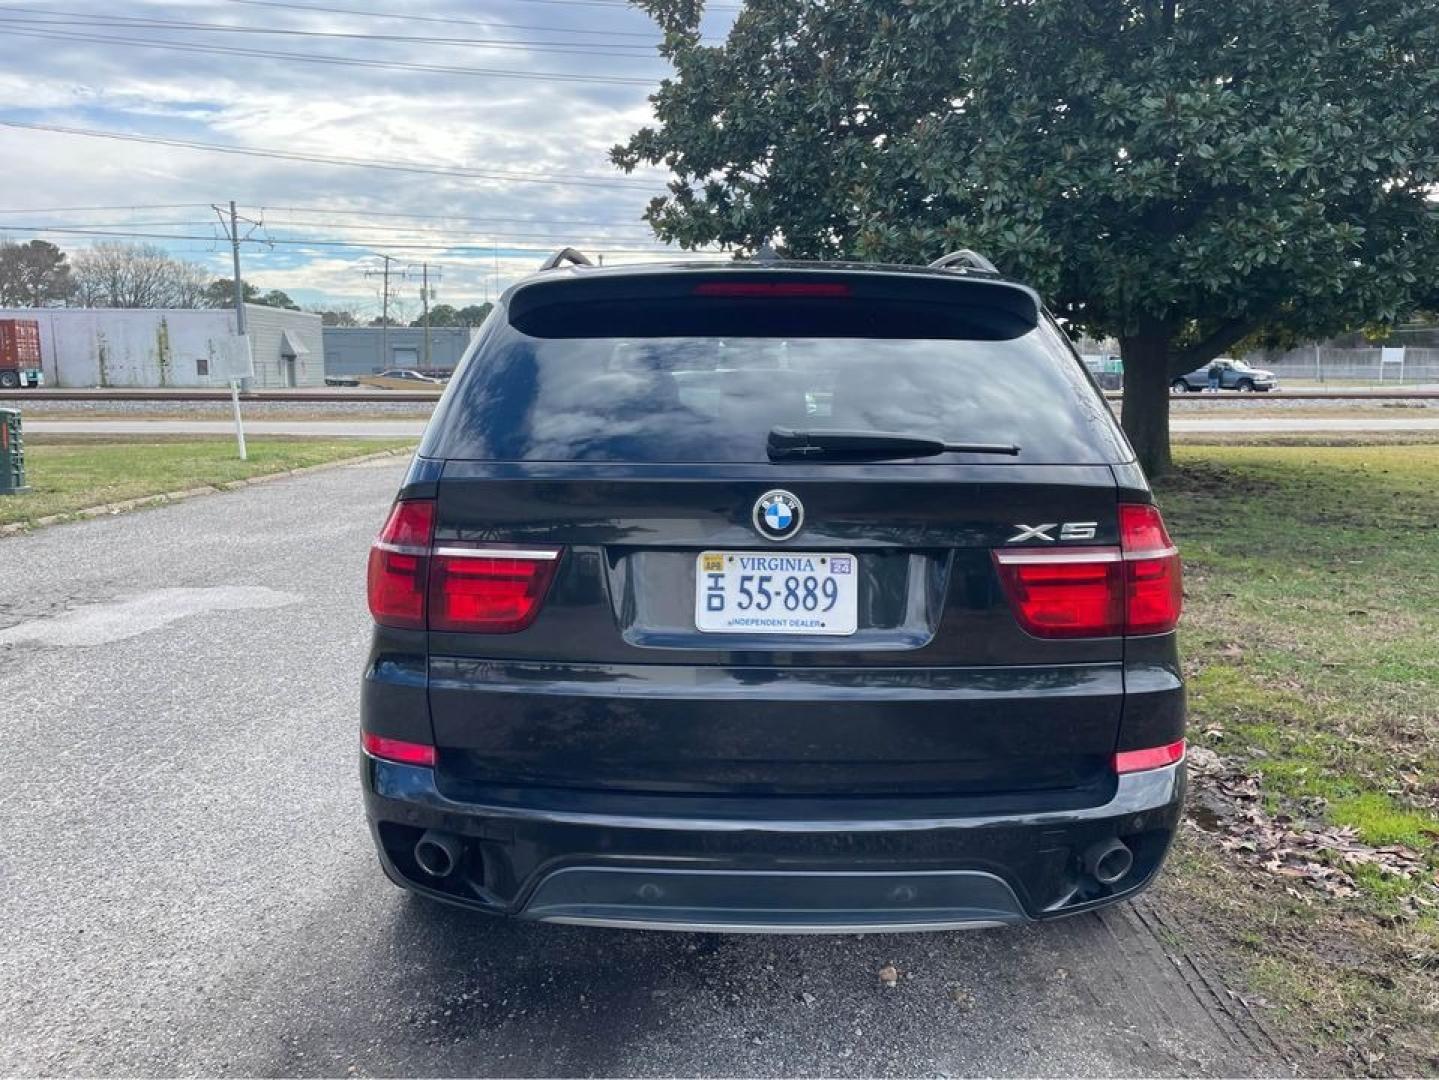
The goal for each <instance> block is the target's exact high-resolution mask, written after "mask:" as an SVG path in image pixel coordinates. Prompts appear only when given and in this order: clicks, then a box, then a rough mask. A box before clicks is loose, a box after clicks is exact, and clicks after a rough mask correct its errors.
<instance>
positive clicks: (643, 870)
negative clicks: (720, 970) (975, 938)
mask: <svg viewBox="0 0 1439 1080" xmlns="http://www.w3.org/2000/svg"><path fill="white" fill-rule="evenodd" d="M520 915H521V917H522V918H527V919H536V920H538V921H541V922H568V923H582V924H586V925H604V926H643V927H646V928H651V929H665V928H669V929H689V930H693V929H710V930H724V931H738V932H743V931H750V932H755V933H786V932H795V931H800V930H803V931H805V932H808V933H860V932H870V933H873V932H876V931H880V930H886V931H892V930H906V929H908V930H937V929H952V928H955V927H970V926H998V925H1003V924H1006V923H1015V922H1024V921H1025V915H1024V909H1023V907H1022V906H1021V905H1020V902H1019V899H1018V898H1017V897H1016V896H1015V895H1014V891H1013V890H1012V889H1011V888H1010V887H1009V885H1007V884H1006V883H1005V882H1004V880H1003V879H1001V878H999V877H997V876H996V875H994V874H989V873H985V872H983V871H977V870H929V871H882V872H865V871H809V870H785V871H779V870H700V869H688V868H686V869H672V868H653V867H616V866H571V867H566V868H563V869H560V870H556V871H554V872H553V873H550V874H547V875H546V876H545V877H544V878H542V879H541V880H540V882H539V884H538V885H537V886H536V887H535V890H534V892H533V894H532V895H531V896H530V899H529V902H528V903H527V904H526V905H525V907H524V909H523V910H522V911H521V912H520Z"/></svg>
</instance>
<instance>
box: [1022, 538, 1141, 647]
mask: <svg viewBox="0 0 1439 1080" xmlns="http://www.w3.org/2000/svg"><path fill="white" fill-rule="evenodd" d="M994 559H995V564H996V565H997V566H998V568H999V576H1000V579H1001V580H1002V581H1003V582H1004V585H1005V589H1006V591H1008V593H1009V599H1010V602H1011V603H1012V604H1013V605H1014V613H1015V615H1016V616H1018V618H1019V622H1020V625H1021V626H1023V627H1024V628H1025V629H1026V630H1028V631H1029V632H1030V633H1031V634H1034V635H1035V636H1036V637H1050V638H1063V637H1111V636H1113V635H1115V634H1122V633H1123V632H1124V590H1123V588H1122V581H1123V575H1124V571H1123V567H1122V564H1121V561H1120V556H1119V551H1118V549H1117V548H1112V547H1093V548H1054V549H1052V550H1048V551H1044V550H1034V549H1017V550H1014V551H996V552H995V553H994Z"/></svg>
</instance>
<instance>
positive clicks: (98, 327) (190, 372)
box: [0, 304, 325, 388]
mask: <svg viewBox="0 0 1439 1080" xmlns="http://www.w3.org/2000/svg"><path fill="white" fill-rule="evenodd" d="M0 319H34V320H35V321H36V322H38V323H39V324H40V363H41V365H42V367H43V368H44V371H45V385H46V386H71V387H94V386H117V387H120V386H143V387H157V386H177V387H182V386H216V387H221V386H225V385H227V383H226V378H225V372H226V370H227V360H228V359H229V358H232V357H234V356H235V355H236V354H237V352H238V351H239V350H241V349H242V343H241V341H240V337H239V335H238V334H237V333H236V331H235V312H234V311H233V310H227V309H199V310H193V309H185V310H172V309H163V310H161V309H147V308H0ZM245 323H246V327H245V329H246V331H247V333H248V336H249V338H250V350H251V353H252V354H253V356H254V365H255V368H254V370H255V375H254V378H253V379H247V380H246V386H247V387H256V388H259V387H284V386H323V385H324V383H325V347H324V342H323V339H322V338H321V336H320V316H318V315H314V314H311V313H310V312H307V311H290V310H287V309H285V308H272V307H261V306H260V305H258V304H246V305H245Z"/></svg>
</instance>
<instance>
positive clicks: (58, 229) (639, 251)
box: [0, 225, 720, 258]
mask: <svg viewBox="0 0 1439 1080" xmlns="http://www.w3.org/2000/svg"><path fill="white" fill-rule="evenodd" d="M0 232H31V233H56V234H61V235H71V236H106V237H121V238H125V239H135V240H207V241H214V240H215V239H216V237H215V236H213V235H210V236H198V235H192V234H183V233H153V232H139V231H129V230H122V229H84V228H73V227H71V226H68V225H63V226H43V225H0ZM251 243H264V244H267V245H271V246H280V245H286V246H289V247H332V248H349V249H352V250H359V251H369V252H374V248H373V247H372V246H371V245H369V244H362V243H360V242H358V241H352V240H322V239H314V238H292V239H279V238H271V239H268V240H264V241H251ZM384 246H385V247H387V248H392V249H394V250H404V251H451V252H454V251H483V252H486V253H488V252H490V251H493V250H494V249H496V248H503V249H504V250H506V251H523V252H535V253H540V254H548V253H549V252H551V251H553V250H554V248H553V246H551V247H531V246H524V245H520V244H493V243H484V244H392V243H388V242H386V243H385V245H384ZM587 246H589V245H587ZM595 249H596V250H598V246H595ZM603 250H605V251H607V252H611V253H614V254H621V255H673V256H675V257H683V256H686V255H707V256H708V257H711V258H713V257H715V256H716V255H718V254H720V253H719V252H695V251H680V250H676V249H674V248H667V247H658V246H656V247H610V246H609V245H603ZM375 253H376V254H378V253H377V252H375Z"/></svg>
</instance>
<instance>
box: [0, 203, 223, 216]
mask: <svg viewBox="0 0 1439 1080" xmlns="http://www.w3.org/2000/svg"><path fill="white" fill-rule="evenodd" d="M209 205H210V204H209V203H204V202H193V203H125V204H123V205H115V206H46V207H42V208H39V209H32V210H0V214H6V215H11V214H71V213H74V214H78V213H88V212H90V211H93V210H191V209H194V208H196V207H200V206H209Z"/></svg>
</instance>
